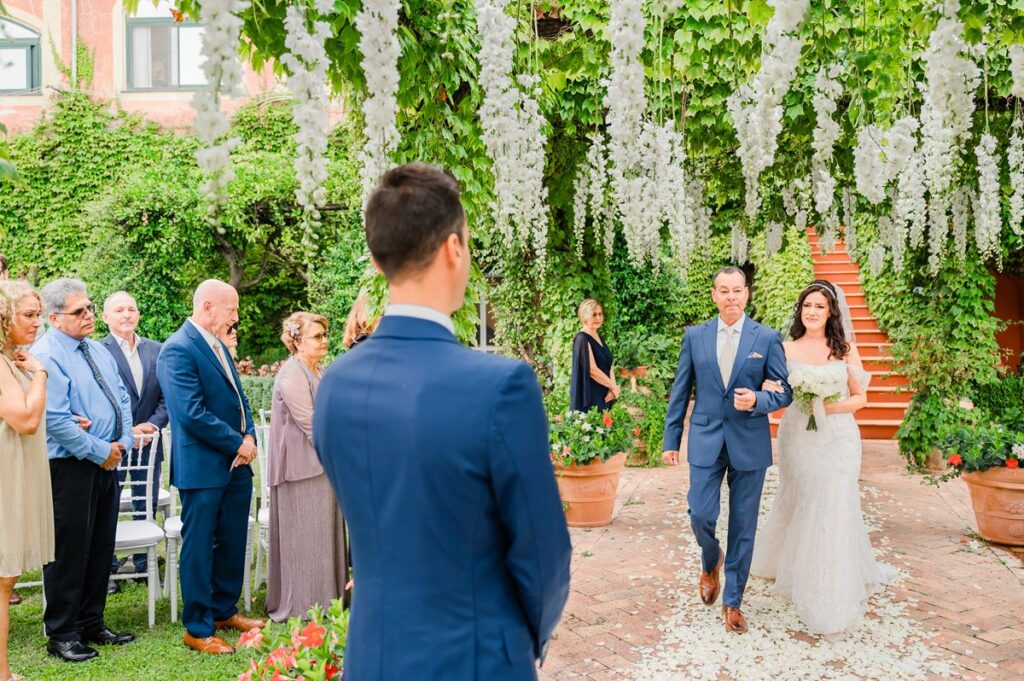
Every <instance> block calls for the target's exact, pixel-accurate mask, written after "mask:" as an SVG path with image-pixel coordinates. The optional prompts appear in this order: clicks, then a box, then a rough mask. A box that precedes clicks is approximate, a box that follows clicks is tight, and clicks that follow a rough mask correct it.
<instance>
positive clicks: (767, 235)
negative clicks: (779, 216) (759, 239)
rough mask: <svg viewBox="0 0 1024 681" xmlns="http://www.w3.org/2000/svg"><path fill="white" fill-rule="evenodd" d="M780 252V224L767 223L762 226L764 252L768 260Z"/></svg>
mask: <svg viewBox="0 0 1024 681" xmlns="http://www.w3.org/2000/svg"><path fill="white" fill-rule="evenodd" d="M780 250H782V223H781V222H774V221H773V222H769V223H768V224H767V225H765V226H764V252H765V255H767V256H768V257H769V258H770V257H771V256H773V255H775V254H776V253H778V252H779V251H780Z"/></svg>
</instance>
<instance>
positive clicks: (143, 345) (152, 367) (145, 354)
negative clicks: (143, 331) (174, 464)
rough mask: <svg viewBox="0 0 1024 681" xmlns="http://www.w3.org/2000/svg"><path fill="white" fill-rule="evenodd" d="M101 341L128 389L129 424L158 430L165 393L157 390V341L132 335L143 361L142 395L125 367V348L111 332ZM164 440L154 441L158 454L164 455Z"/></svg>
mask: <svg viewBox="0 0 1024 681" xmlns="http://www.w3.org/2000/svg"><path fill="white" fill-rule="evenodd" d="M100 343H101V344H102V345H103V346H104V347H105V348H106V349H107V350H109V351H110V354H111V355H112V356H113V357H114V361H115V362H117V372H118V373H119V374H120V375H121V382H122V383H124V385H125V387H126V388H127V389H128V397H129V398H131V401H132V425H134V426H137V425H139V424H140V423H152V424H153V425H154V426H156V427H157V428H158V429H161V430H162V429H163V427H164V426H166V425H167V404H166V403H165V402H164V393H163V391H162V390H161V389H160V382H159V381H158V380H157V378H156V359H157V357H159V356H160V347H161V345H160V343H158V342H156V341H154V340H150V339H148V338H143V337H142V336H139V335H136V336H135V343H136V347H137V348H138V351H139V360H140V361H141V362H142V394H141V395H140V394H139V392H138V390H136V389H135V377H134V376H132V369H131V367H129V366H128V359H127V358H126V357H125V356H124V351H122V350H121V346H120V345H118V343H117V338H116V337H115V336H114V335H113V334H111V335H109V336H105V337H104V338H102V339H101V340H100ZM163 449H164V443H163V441H162V440H161V441H160V442H158V443H157V456H158V457H160V456H162V455H163Z"/></svg>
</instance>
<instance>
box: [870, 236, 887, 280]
mask: <svg viewBox="0 0 1024 681" xmlns="http://www.w3.org/2000/svg"><path fill="white" fill-rule="evenodd" d="M884 267H885V245H884V244H883V243H882V242H881V241H876V242H875V243H873V244H871V250H870V251H868V269H869V270H870V271H871V274H873V275H875V276H878V275H879V274H880V273H881V272H882V268H884Z"/></svg>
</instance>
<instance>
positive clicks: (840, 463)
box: [750, 280, 896, 638]
mask: <svg viewBox="0 0 1024 681" xmlns="http://www.w3.org/2000/svg"><path fill="white" fill-rule="evenodd" d="M844 327H846V328H844ZM852 331H853V329H852V324H850V322H849V309H848V308H847V307H846V302H845V298H844V297H843V294H842V291H841V290H838V289H836V287H834V286H833V285H832V284H831V283H829V282H826V281H820V280H819V281H814V282H812V283H811V285H810V286H808V287H807V288H806V289H805V290H804V291H803V293H801V295H800V298H799V299H798V300H797V304H796V309H795V314H794V321H793V326H792V329H791V330H790V337H791V338H792V340H791V341H789V342H787V343H786V344H785V349H786V359H787V363H788V365H789V368H790V371H791V372H794V371H797V370H799V371H802V372H810V373H812V374H814V373H818V372H822V373H833V372H834V373H837V374H841V377H842V378H845V381H844V382H845V388H844V390H843V393H842V397H841V398H840V400H839V401H837V402H832V403H827V404H824V405H821V404H819V405H818V406H817V407H816V408H815V409H814V410H813V411H815V412H817V413H818V414H819V417H818V418H817V419H816V420H817V427H818V429H817V430H808V421H809V417H810V414H807V413H804V412H803V411H801V408H800V407H799V406H798V405H797V402H796V401H794V402H793V405H792V406H791V407H789V408H788V409H787V410H786V413H785V415H784V416H783V417H782V422H781V424H780V425H779V433H778V450H777V455H776V458H777V461H776V463H777V464H778V467H779V486H778V490H777V492H776V494H775V500H774V503H773V505H772V509H771V511H770V512H769V514H768V516H767V518H766V519H765V520H764V523H763V525H762V527H761V528H760V529H759V530H758V533H757V539H756V541H755V544H754V557H753V563H752V565H751V570H750V572H751V574H752V575H755V576H758V577H764V578H767V579H774V580H775V584H774V587H773V589H774V591H775V593H777V594H778V595H780V596H782V597H784V598H786V599H787V600H789V601H790V602H792V604H793V607H794V609H795V610H796V612H797V614H798V615H799V616H800V619H801V620H802V621H803V623H804V624H805V625H806V627H807V630H808V631H809V632H811V633H813V634H822V635H827V636H828V637H829V638H833V637H837V636H839V635H840V632H843V631H846V630H848V629H851V628H852V627H854V626H855V625H856V624H857V622H858V620H859V619H860V618H861V616H863V614H864V610H865V607H866V601H867V599H868V598H869V597H870V596H871V595H872V594H874V593H877V592H878V591H880V590H881V589H882V588H883V586H884V585H885V584H887V583H889V582H891V581H893V579H894V578H895V577H896V570H895V569H894V568H893V567H891V566H889V565H885V564H884V563H878V562H876V561H875V552H874V550H873V549H872V548H871V542H870V540H869V539H868V532H867V528H866V527H865V525H864V518H863V516H862V515H861V507H860V489H859V488H858V485H857V478H858V475H859V473H860V459H861V439H860V430H859V429H858V427H857V423H856V421H855V420H854V416H853V414H854V413H855V412H856V411H857V410H858V409H860V408H861V407H863V406H864V404H865V403H866V401H867V398H866V396H865V393H866V390H867V386H868V381H869V378H870V376H869V374H868V373H867V372H865V371H864V367H863V364H862V363H861V359H860V355H859V353H858V352H857V347H856V345H854V343H853V342H852V340H853V333H852ZM764 389H766V390H773V389H780V390H781V387H780V386H778V385H772V384H770V383H766V385H765V386H764ZM822 406H823V407H824V410H823V411H824V415H825V416H824V419H822V418H821V414H822Z"/></svg>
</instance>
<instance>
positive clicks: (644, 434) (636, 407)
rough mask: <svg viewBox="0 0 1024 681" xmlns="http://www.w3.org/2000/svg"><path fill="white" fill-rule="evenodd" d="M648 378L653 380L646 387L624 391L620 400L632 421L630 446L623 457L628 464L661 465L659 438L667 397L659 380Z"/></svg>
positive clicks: (666, 406) (663, 425) (661, 432)
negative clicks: (630, 449)
mask: <svg viewBox="0 0 1024 681" xmlns="http://www.w3.org/2000/svg"><path fill="white" fill-rule="evenodd" d="M649 382H650V383H652V385H650V386H649V387H648V386H643V387H641V388H640V389H639V390H637V391H636V392H626V393H623V394H622V397H621V398H620V400H619V401H620V402H621V405H622V406H623V407H625V409H626V412H627V413H628V414H629V415H630V417H632V421H633V422H632V424H631V427H630V435H631V436H632V438H633V448H632V451H631V452H630V454H629V456H628V457H627V459H626V465H627V466H645V467H650V466H660V465H662V460H661V442H662V435H663V434H664V431H665V414H666V412H667V410H668V398H667V397H666V395H665V388H664V385H663V384H662V383H661V382H660V381H658V380H657V379H656V378H652V379H650V381H649Z"/></svg>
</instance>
